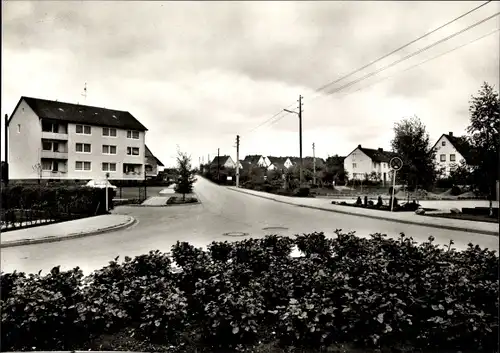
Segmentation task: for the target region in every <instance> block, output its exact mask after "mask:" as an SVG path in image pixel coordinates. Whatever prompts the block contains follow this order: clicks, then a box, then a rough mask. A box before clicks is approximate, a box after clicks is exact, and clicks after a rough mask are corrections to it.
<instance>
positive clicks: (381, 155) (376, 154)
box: [357, 145, 398, 163]
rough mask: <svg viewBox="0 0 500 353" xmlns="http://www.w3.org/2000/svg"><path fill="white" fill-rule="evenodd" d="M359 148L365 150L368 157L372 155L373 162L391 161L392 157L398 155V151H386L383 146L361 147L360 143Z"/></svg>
mask: <svg viewBox="0 0 500 353" xmlns="http://www.w3.org/2000/svg"><path fill="white" fill-rule="evenodd" d="M357 149H359V150H360V151H361V152H363V153H364V154H366V155H367V156H368V157H370V159H371V160H372V161H373V162H379V163H380V162H385V163H389V161H390V160H391V158H393V157H397V156H398V155H397V153H394V152H390V151H384V150H383V149H382V148H379V149H376V150H375V149H372V148H365V147H361V145H358V147H357Z"/></svg>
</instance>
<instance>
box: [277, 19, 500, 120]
mask: <svg viewBox="0 0 500 353" xmlns="http://www.w3.org/2000/svg"><path fill="white" fill-rule="evenodd" d="M498 15H500V12H497V13H496V14H494V15H491V16H489V17H487V18H485V19H483V20H481V21H478V22H476V23H474V24H472V25H470V26H468V27H466V28H464V29H462V30H460V31H458V32H455V33H453V34H451V35H449V36H448V37H445V38H443V39H440V40H438V41H436V42H434V43H432V44H430V45H428V46H426V47H424V48H422V49H419V50H417V51H415V52H413V53H411V54H409V55H407V56H405V57H403V58H401V59H398V60H396V61H394V62H392V63H391V64H389V65H387V66H385V67H382V68H380V69H378V70H376V71H374V72H371V73H369V74H367V75H365V76H363V77H361V78H359V79H356V80H354V81H351V82H349V83H347V84H345V85H343V86H341V87H339V88H337V89H335V90H333V91H331V92H328V94H327V95H331V94H334V93H337V92H340V91H342V90H343V89H345V88H348V87H350V86H352V85H354V84H356V83H359V82H361V81H364V80H366V79H368V78H370V77H372V76H374V75H376V74H378V73H380V72H382V71H385V70H387V69H389V68H391V67H393V66H395V65H397V64H399V63H401V62H403V61H406V60H408V59H410V58H412V57H414V56H415V55H418V54H420V53H422V52H424V51H427V50H429V49H431V48H433V47H435V46H436V45H438V44H441V43H443V42H445V41H448V40H450V39H451V38H453V37H456V36H457V35H460V34H462V33H464V32H466V31H468V30H470V29H472V28H474V27H476V26H478V25H480V24H482V23H484V22H486V21H489V20H490V19H492V18H493V17H495V16H498ZM496 31H497V30H495V31H494V32H496ZM494 32H491V33H489V34H488V35H490V34H493V33H494ZM483 37H484V36H483ZM483 37H481V38H483ZM481 38H478V39H477V40H479V39H481ZM471 43H472V42H471ZM471 43H467V44H465V45H468V44H471ZM465 45H462V46H461V47H463V46H465ZM459 48H460V47H457V48H454V49H453V50H451V51H454V50H457V49H459ZM451 51H449V52H451ZM447 53H448V52H447ZM447 53H443V54H440V55H438V56H436V57H434V58H433V59H436V58H437V57H439V56H442V55H445V54H447ZM433 59H429V60H426V61H424V62H422V63H420V64H417V65H416V66H418V65H423V63H425V62H428V61H430V60H433ZM408 70H409V69H408ZM403 72H404V71H403ZM382 81H383V80H382ZM354 92H357V91H354ZM354 92H353V93H354ZM327 95H318V96H315V97H313V98H312V99H311V100H310V101H314V100H316V99H318V98H321V97H323V98H324V97H326V96H327ZM346 95H348V94H346ZM292 105H293V104H292ZM284 117H285V116H281V117H280V118H278V119H276V120H275V121H274V122H273V123H272V124H271V125H270V126H272V125H274V124H276V123H277V122H279V121H280V120H281V119H283V118H284ZM273 118H274V117H273Z"/></svg>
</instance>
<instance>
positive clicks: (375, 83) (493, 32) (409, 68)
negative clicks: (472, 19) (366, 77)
mask: <svg viewBox="0 0 500 353" xmlns="http://www.w3.org/2000/svg"><path fill="white" fill-rule="evenodd" d="M498 31H500V28H497V29H495V30H494V31H492V32H490V33H487V34H485V35H482V36H481V37H479V38H476V39H474V40H471V41H470V42H468V43H465V44H462V45H460V46H458V47H455V48H453V49H451V50H448V51H446V52H444V53H441V54H439V55H436V56H434V57H432V58H430V59H427V60H424V61H422V62H420V63H418V64H416V65H413V66H410V67H408V68H406V69H405V70H403V71H400V72H397V73H395V74H394V75H390V76H387V77H384V78H382V79H381V80H378V81H375V82H374V83H372V84H370V85H368V86H364V87H361V88H359V89H357V90H355V91H352V92H349V93H346V94H345V95H344V97H345V96H348V95H350V94H353V93H355V92H359V91H362V90H364V89H366V88H369V87H372V86H375V85H377V84H379V83H381V82H383V81H386V80H388V79H391V78H393V77H394V76H397V75H399V74H402V73H404V72H407V71H410V70H413V69H415V68H417V67H419V66H421V65H424V64H426V63H428V62H429V61H432V60H435V59H438V58H440V57H442V56H444V55H447V54H450V53H452V52H454V51H455V50H458V49H461V48H463V47H466V46H468V45H470V44H473V43H475V42H477V41H479V40H481V39H484V38H486V37H489V36H491V35H492V34H495V33H496V32H498Z"/></svg>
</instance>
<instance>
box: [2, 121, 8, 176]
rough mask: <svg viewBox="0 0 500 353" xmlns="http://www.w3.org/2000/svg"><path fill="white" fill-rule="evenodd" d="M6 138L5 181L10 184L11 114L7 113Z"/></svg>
mask: <svg viewBox="0 0 500 353" xmlns="http://www.w3.org/2000/svg"><path fill="white" fill-rule="evenodd" d="M4 133H5V135H4V136H5V138H4V143H5V179H4V181H3V182H4V183H5V185H9V140H8V139H9V116H8V115H7V114H5V131H4Z"/></svg>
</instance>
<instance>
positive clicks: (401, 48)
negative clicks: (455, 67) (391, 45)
mask: <svg viewBox="0 0 500 353" xmlns="http://www.w3.org/2000/svg"><path fill="white" fill-rule="evenodd" d="M490 2H491V0H490V1H486V2H485V3H483V4H481V5H479V6H477V7H475V8H473V9H472V10H470V11H468V12H466V13H464V14H463V15H460V16H458V17H457V18H454V19H453V20H451V21H448V22H447V23H445V24H443V25H441V26H439V27H438V28H436V29H434V30H432V31H430V32H428V33H427V34H424V35H423V36H420V37H418V38H417V39H414V40H412V41H411V42H409V43H407V44H405V45H403V46H401V47H399V48H397V49H394V50H393V51H391V52H390V53H388V54H385V55H384V56H381V57H380V58H378V59H376V60H374V61H372V62H370V63H369V64H366V65H365V66H363V67H361V68H359V69H357V70H355V71H353V72H351V73H349V74H347V75H345V76H343V77H341V78H339V79H337V80H335V81H332V82H330V83H327V84H326V85H324V86H321V87H320V88H318V89H317V90H316V91H322V90H323V89H325V88H327V87H328V86H331V85H333V84H335V83H338V82H340V81H342V80H344V79H346V78H348V77H351V76H352V75H354V74H355V73H358V72H359V71H361V70H364V69H366V68H367V67H369V66H372V65H373V64H375V63H377V62H379V61H381V60H383V59H385V58H387V57H388V56H391V55H392V54H395V53H397V52H398V51H401V50H403V49H405V48H407V47H409V46H410V45H412V44H414V43H416V42H418V41H419V40H421V39H423V38H426V37H428V36H430V35H431V34H433V33H435V32H437V31H439V30H440V29H443V28H444V27H446V26H449V25H450V24H452V23H453V22H456V21H458V20H460V19H461V18H464V17H465V16H467V15H469V14H471V13H472V12H474V11H477V10H479V9H480V8H481V7H483V6H485V5H487V4H489V3H490Z"/></svg>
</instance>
